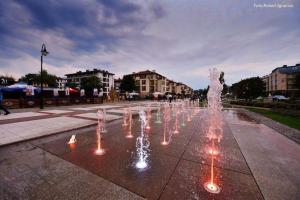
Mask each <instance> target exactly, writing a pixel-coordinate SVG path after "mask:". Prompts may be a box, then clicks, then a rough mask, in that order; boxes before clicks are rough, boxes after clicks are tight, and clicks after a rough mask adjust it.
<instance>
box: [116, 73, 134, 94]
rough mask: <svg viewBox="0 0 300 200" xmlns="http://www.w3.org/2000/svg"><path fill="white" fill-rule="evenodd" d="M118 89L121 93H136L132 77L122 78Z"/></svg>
mask: <svg viewBox="0 0 300 200" xmlns="http://www.w3.org/2000/svg"><path fill="white" fill-rule="evenodd" d="M120 89H121V92H123V93H125V92H132V91H136V89H137V87H136V85H135V81H134V78H133V76H132V75H125V76H123V79H122V82H121V85H120Z"/></svg>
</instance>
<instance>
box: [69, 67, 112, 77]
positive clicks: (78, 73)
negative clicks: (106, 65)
mask: <svg viewBox="0 0 300 200" xmlns="http://www.w3.org/2000/svg"><path fill="white" fill-rule="evenodd" d="M91 73H103V74H110V75H115V74H113V73H111V72H109V71H106V70H101V69H93V70H86V71H85V72H82V71H78V72H75V73H72V74H66V75H65V76H70V75H84V74H91Z"/></svg>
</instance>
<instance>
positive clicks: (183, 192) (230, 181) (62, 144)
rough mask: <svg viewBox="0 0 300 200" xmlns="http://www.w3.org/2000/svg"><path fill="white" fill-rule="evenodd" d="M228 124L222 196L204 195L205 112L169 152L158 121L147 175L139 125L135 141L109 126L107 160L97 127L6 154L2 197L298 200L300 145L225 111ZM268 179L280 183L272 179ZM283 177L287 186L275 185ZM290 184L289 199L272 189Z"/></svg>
mask: <svg viewBox="0 0 300 200" xmlns="http://www.w3.org/2000/svg"><path fill="white" fill-rule="evenodd" d="M224 117H225V123H224V127H223V128H224V135H223V139H222V140H221V141H220V143H218V144H217V147H218V149H219V152H220V153H219V154H218V155H217V156H216V159H215V165H214V166H215V167H214V172H215V177H214V182H215V183H217V184H218V185H219V186H220V187H221V192H220V193H219V194H211V193H208V192H207V191H206V190H205V189H204V187H203V184H204V183H205V182H207V181H209V179H210V170H211V159H210V158H211V157H210V156H209V154H208V153H207V149H208V147H209V145H210V143H209V141H208V139H207V137H206V134H205V133H206V131H207V121H206V119H205V113H204V112H203V110H201V111H200V113H199V114H198V115H197V116H195V117H194V118H193V119H192V121H191V122H186V123H187V126H185V127H181V128H180V133H179V134H174V135H173V136H172V140H171V142H170V144H169V145H166V146H164V145H161V142H162V140H163V132H162V131H163V124H156V123H154V122H155V120H156V115H155V114H153V115H152V118H151V120H152V123H151V129H150V130H149V131H147V133H146V135H147V137H148V139H149V142H150V147H149V150H150V155H149V167H148V168H146V169H144V170H139V169H136V168H135V163H136V161H137V158H136V157H137V156H136V147H135V146H136V138H137V137H138V136H139V134H140V127H139V126H140V122H139V121H138V119H137V118H136V117H134V126H133V127H132V133H133V135H134V137H133V138H131V139H129V138H126V137H125V136H126V135H127V128H126V127H123V126H122V120H115V121H113V122H111V123H109V124H108V125H107V129H108V132H107V133H105V134H103V140H102V141H101V143H102V145H103V147H104V149H105V154H104V155H101V156H99V155H95V154H94V151H95V149H96V146H97V142H96V131H95V128H96V127H94V126H91V127H88V128H85V129H80V130H74V131H70V132H66V133H63V134H58V135H53V136H49V137H45V138H40V139H36V140H32V141H28V142H24V143H21V144H18V145H11V146H7V147H2V148H0V197H1V198H2V197H3V199H71V198H72V199H140V198H147V199H243V200H247V199H249V200H250V199H251V200H252V199H272V200H273V199H297V198H298V197H299V189H298V188H297V185H299V183H300V180H299V177H300V175H299V171H300V164H299V163H300V159H299V152H300V151H299V145H298V144H296V145H291V144H290V143H289V141H286V140H288V139H287V138H285V137H284V136H282V135H280V134H278V133H276V132H275V131H274V130H272V129H271V130H269V129H270V128H269V129H268V127H265V126H264V125H261V124H258V123H257V122H256V121H255V120H252V119H251V118H249V117H248V116H247V115H244V114H242V113H239V112H238V111H236V110H228V111H224ZM171 124H174V119H173V120H172V121H171ZM263 132H264V133H265V134H262V133H263ZM72 134H76V139H77V143H76V144H74V145H68V144H67V142H68V140H69V139H70V136H71V135H72ZM274 134H275V135H274ZM278 135H279V136H278ZM281 136H282V137H284V138H281ZM274 138H275V139H274ZM278 138H279V139H278ZM267 140H270V141H269V142H267ZM276 142H280V144H281V146H280V151H281V153H280V154H278V155H277V154H276V155H275V153H278V151H279V149H278V148H277V146H276ZM290 142H292V141H290ZM271 143H273V144H272V145H271ZM264 145H266V146H267V147H265V146H264ZM286 145H289V147H287V146H286ZM260 151H262V152H265V153H267V154H262V152H260ZM290 151H292V152H293V153H292V154H291V152H290ZM256 153H257V154H256ZM271 153H273V154H271ZM266 155H268V156H266ZM281 156H284V158H282V157H281ZM285 161H288V162H289V163H292V164H291V167H290V168H289V169H288V170H286V171H285V172H282V171H281V173H279V171H278V170H283V168H282V167H289V166H288V164H285ZM268 162H270V163H268ZM278 163H280V165H279V164H278ZM268 169H270V170H269V171H268ZM272 169H273V170H272ZM269 173H275V174H278V176H275V175H273V176H268V175H269ZM283 175H284V178H285V179H282V180H283V181H282V182H277V181H274V182H272V181H273V180H275V179H276V180H278V179H279V178H282V177H283ZM266 180H267V181H268V182H266ZM285 181H286V182H285ZM286 183H288V186H289V187H291V188H290V189H289V190H286V189H287V188H285V190H286V192H282V195H280V192H279V191H281V190H278V191H274V189H273V188H278V187H280V185H284V184H286ZM292 185H294V187H292ZM283 188H284V187H283ZM288 192H289V193H290V194H289V195H287V193H288ZM298 199H299V198H298Z"/></svg>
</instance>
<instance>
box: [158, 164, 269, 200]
mask: <svg viewBox="0 0 300 200" xmlns="http://www.w3.org/2000/svg"><path fill="white" fill-rule="evenodd" d="M214 172H215V178H214V182H215V183H216V184H217V185H219V186H220V187H221V192H220V193H219V194H217V195H216V194H211V193H209V192H207V191H206V190H205V189H204V187H203V184H204V183H205V182H207V181H209V180H210V167H209V166H207V165H201V164H199V163H195V162H191V161H185V160H181V161H180V163H179V165H178V167H177V168H176V171H175V173H174V175H173V176H172V177H171V180H170V182H169V183H168V185H167V186H166V188H165V190H164V192H163V193H162V196H161V198H160V199H162V200H164V199H166V200H167V199H172V200H175V199H178V200H182V199H199V200H202V199H203V200H207V199H214V200H218V199H220V200H224V199H228V200H229V199H234V200H248V199H249V200H253V199H257V200H259V199H261V200H263V199H264V198H263V196H262V195H261V193H260V191H259V189H258V187H257V185H256V183H255V180H254V178H253V177H252V176H249V175H245V174H241V173H237V172H232V171H228V170H222V169H220V168H214Z"/></svg>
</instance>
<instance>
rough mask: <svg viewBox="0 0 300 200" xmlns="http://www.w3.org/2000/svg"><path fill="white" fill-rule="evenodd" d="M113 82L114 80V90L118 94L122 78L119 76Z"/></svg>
mask: <svg viewBox="0 0 300 200" xmlns="http://www.w3.org/2000/svg"><path fill="white" fill-rule="evenodd" d="M114 82H115V83H114V86H115V91H116V93H117V94H118V95H119V94H120V92H121V90H120V86H121V82H122V79H121V78H118V79H115V80H114Z"/></svg>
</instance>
